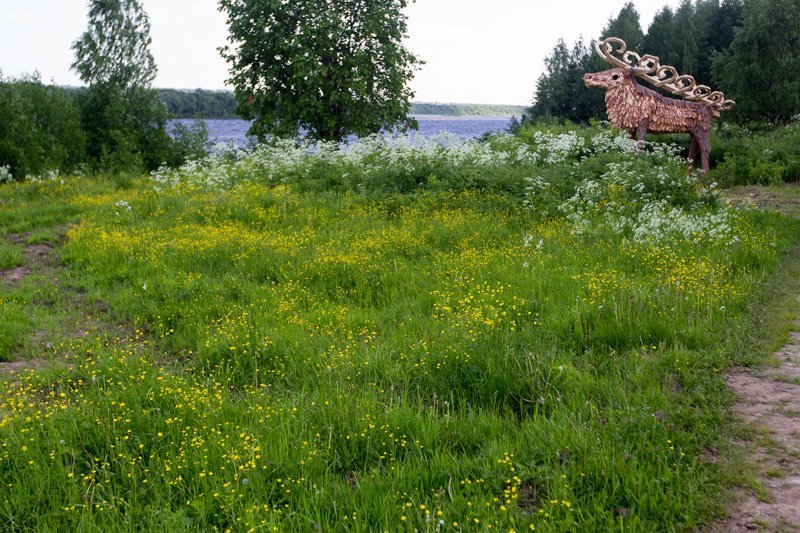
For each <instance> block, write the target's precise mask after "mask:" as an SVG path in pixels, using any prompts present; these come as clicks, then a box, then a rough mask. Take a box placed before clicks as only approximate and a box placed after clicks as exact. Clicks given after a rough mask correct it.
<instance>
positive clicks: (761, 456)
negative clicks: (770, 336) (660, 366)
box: [714, 333, 800, 531]
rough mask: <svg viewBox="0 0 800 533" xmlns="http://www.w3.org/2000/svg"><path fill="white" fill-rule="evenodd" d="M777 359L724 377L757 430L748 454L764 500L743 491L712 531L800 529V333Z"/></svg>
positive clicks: (737, 410) (736, 408)
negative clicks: (774, 364) (723, 518)
mask: <svg viewBox="0 0 800 533" xmlns="http://www.w3.org/2000/svg"><path fill="white" fill-rule="evenodd" d="M775 355H776V357H777V358H778V360H779V362H780V365H779V366H777V367H774V368H773V367H764V368H758V369H744V368H737V369H734V370H732V371H731V372H730V373H729V374H728V376H727V382H728V386H730V387H731V389H733V391H734V392H735V393H736V395H737V397H738V401H737V403H736V405H735V406H734V412H735V413H736V415H737V416H739V417H740V418H741V419H742V420H743V421H744V422H746V423H748V424H751V425H752V426H753V427H754V428H756V429H757V433H756V437H755V440H754V441H753V442H750V443H747V446H748V447H749V449H748V454H749V455H750V458H751V460H752V461H753V462H754V463H755V465H756V467H757V468H758V477H759V481H760V482H761V484H762V485H763V487H764V489H765V491H766V497H763V496H762V497H761V498H758V497H757V496H756V495H755V494H750V493H748V494H744V493H743V494H742V495H741V498H740V499H739V501H737V502H736V503H735V504H734V505H733V507H732V508H731V510H730V512H731V516H730V518H729V519H728V520H727V521H725V522H721V523H719V524H718V526H717V527H715V528H714V530H715V531H753V530H761V531H800V333H793V334H792V336H791V338H790V339H789V343H788V344H787V345H786V346H784V347H783V349H782V350H780V351H779V352H778V353H777V354H775Z"/></svg>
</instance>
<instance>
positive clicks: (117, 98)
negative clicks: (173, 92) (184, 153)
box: [72, 0, 171, 169]
mask: <svg viewBox="0 0 800 533" xmlns="http://www.w3.org/2000/svg"><path fill="white" fill-rule="evenodd" d="M72 48H73V50H74V51H75V62H74V63H73V64H72V68H73V69H74V70H75V71H76V72H78V74H79V75H80V77H81V79H82V80H83V81H84V82H85V83H86V84H88V85H89V89H88V90H87V91H86V92H85V93H84V94H82V95H81V98H80V107H81V122H82V125H83V128H84V130H85V131H86V133H87V140H88V147H87V148H88V152H89V155H90V156H91V157H92V158H93V159H94V160H95V161H97V162H98V163H99V165H100V166H102V167H105V168H109V167H110V168H115V169H121V168H127V169H133V168H137V167H141V166H145V167H146V168H148V169H154V168H156V167H158V166H159V165H160V164H161V163H162V162H163V161H165V160H166V159H167V157H168V155H169V146H170V142H171V141H170V139H169V136H168V135H167V133H166V118H167V113H166V108H165V107H164V105H163V104H161V103H160V101H159V99H158V94H157V92H156V91H154V90H153V89H152V88H151V86H150V85H151V83H152V82H153V79H154V78H155V76H156V72H157V69H156V65H155V60H154V59H153V55H152V54H151V53H150V22H149V20H148V18H147V14H146V13H145V11H144V10H143V9H142V5H141V3H140V2H139V1H138V0H92V1H91V3H90V5H89V24H88V28H87V30H86V31H85V32H84V34H83V35H82V36H81V37H80V38H79V39H78V40H77V41H75V43H74V44H73V46H72Z"/></svg>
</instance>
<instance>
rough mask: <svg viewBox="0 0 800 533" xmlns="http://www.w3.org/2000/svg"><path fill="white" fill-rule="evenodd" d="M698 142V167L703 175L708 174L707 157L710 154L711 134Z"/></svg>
mask: <svg viewBox="0 0 800 533" xmlns="http://www.w3.org/2000/svg"><path fill="white" fill-rule="evenodd" d="M698 140H699V144H700V165H701V168H702V169H703V174H708V156H709V155H710V154H711V133H710V132H708V133H706V134H705V135H704V136H703V137H701V138H700V139H698Z"/></svg>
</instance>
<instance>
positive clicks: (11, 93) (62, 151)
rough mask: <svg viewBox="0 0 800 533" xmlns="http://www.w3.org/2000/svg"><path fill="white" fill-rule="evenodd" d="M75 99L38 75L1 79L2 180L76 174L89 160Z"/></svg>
mask: <svg viewBox="0 0 800 533" xmlns="http://www.w3.org/2000/svg"><path fill="white" fill-rule="evenodd" d="M84 146H85V135H84V133H83V131H82V130H81V127H80V119H79V115H78V110H77V108H76V106H75V103H74V102H73V100H72V99H71V98H70V97H69V96H68V95H67V94H66V93H65V92H64V91H63V90H62V89H59V88H58V87H53V86H47V85H43V84H42V83H41V80H40V79H39V77H38V75H31V76H25V77H23V78H20V79H16V80H14V79H3V78H0V168H3V170H0V182H1V181H10V180H11V179H12V178H13V179H16V180H22V179H24V178H25V177H26V176H28V175H41V174H44V173H46V172H47V171H48V170H54V169H60V170H61V171H62V172H72V171H74V170H76V169H77V168H78V167H79V165H80V164H81V163H83V162H84V161H85V160H86V155H85V150H84Z"/></svg>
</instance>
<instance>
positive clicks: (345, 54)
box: [220, 0, 420, 141]
mask: <svg viewBox="0 0 800 533" xmlns="http://www.w3.org/2000/svg"><path fill="white" fill-rule="evenodd" d="M407 4H408V2H407V0H336V1H333V0H297V1H291V2H287V1H285V0H220V9H221V10H222V11H224V12H225V13H226V15H227V19H228V26H229V33H230V36H229V40H230V43H231V44H230V45H228V46H226V47H224V48H222V49H221V52H222V55H223V57H224V58H225V59H226V60H227V61H228V63H229V64H230V75H231V78H230V82H231V83H232V84H233V86H234V87H235V93H236V100H237V106H238V107H237V109H238V112H239V113H240V114H241V115H242V116H243V117H244V118H247V119H255V122H254V123H253V126H252V128H251V130H250V133H251V134H253V135H255V136H257V137H258V138H261V139H264V138H265V137H266V136H267V135H270V134H271V135H281V136H291V135H296V134H298V133H299V132H300V131H303V130H305V131H307V132H308V135H309V136H310V137H312V138H314V139H323V140H330V141H341V140H342V139H344V138H345V137H346V136H347V135H348V134H356V135H365V134H369V133H375V132H378V131H380V130H381V129H391V128H395V127H397V126H402V127H408V126H415V123H414V121H413V120H410V119H409V118H408V116H407V115H408V111H409V109H410V106H411V98H412V97H413V93H412V91H411V90H410V89H409V88H408V86H407V81H408V80H409V79H410V78H411V77H412V75H413V72H414V70H415V68H416V67H417V65H419V64H420V62H419V60H418V59H417V58H416V57H415V56H414V55H413V54H412V53H410V52H409V51H408V50H406V49H405V47H404V46H403V43H402V41H403V38H404V37H405V36H406V33H407V23H406V16H405V15H404V14H403V9H404V8H405V7H406V5H407Z"/></svg>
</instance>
